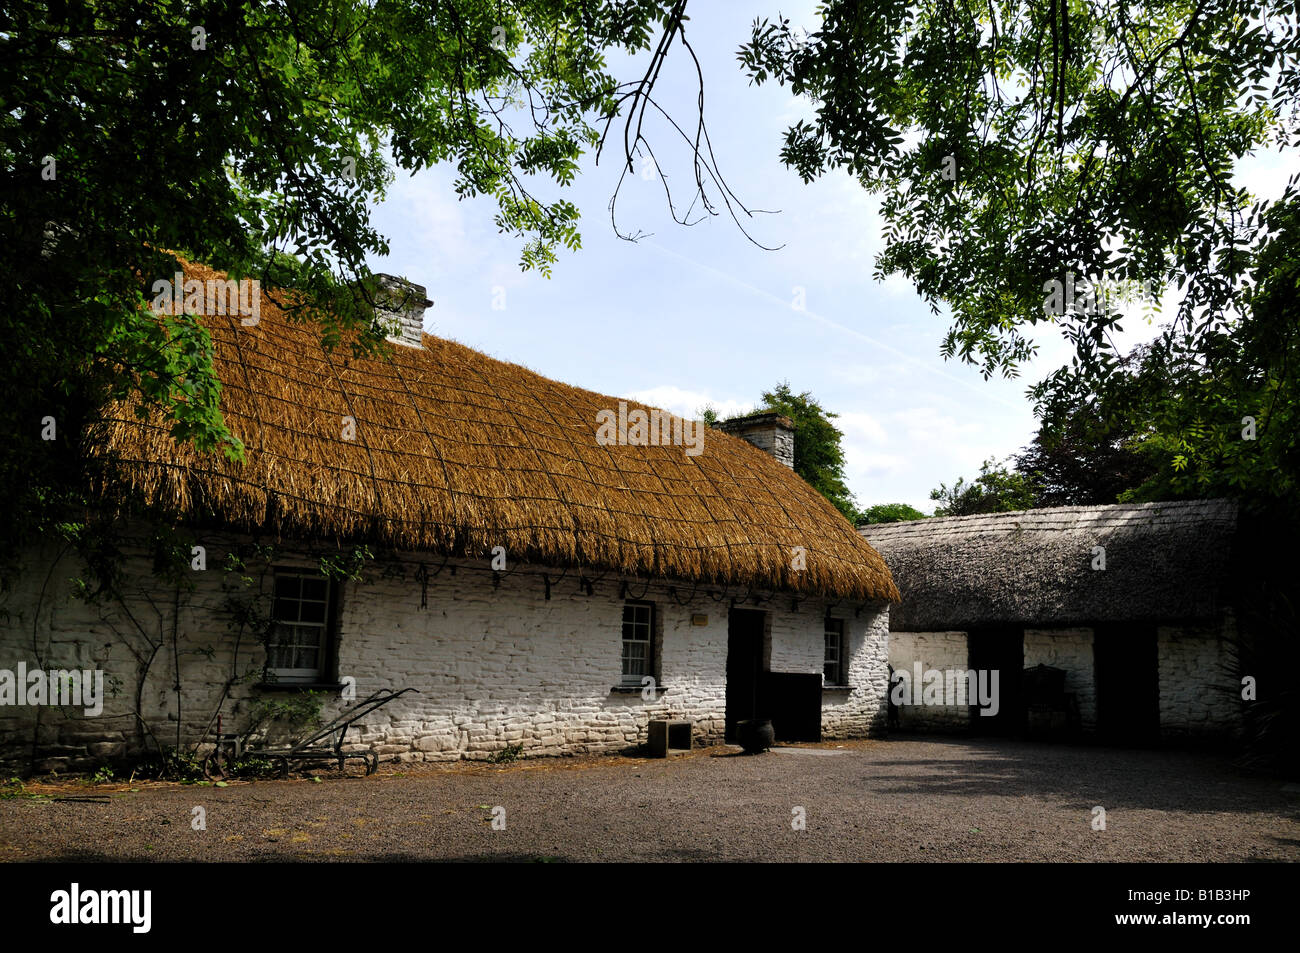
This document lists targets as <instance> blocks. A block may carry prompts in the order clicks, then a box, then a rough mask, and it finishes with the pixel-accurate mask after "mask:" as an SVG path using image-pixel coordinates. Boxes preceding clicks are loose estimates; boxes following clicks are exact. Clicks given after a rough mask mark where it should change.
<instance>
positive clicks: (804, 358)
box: [371, 2, 1286, 512]
mask: <svg viewBox="0 0 1300 953" xmlns="http://www.w3.org/2000/svg"><path fill="white" fill-rule="evenodd" d="M814 6H815V4H814V3H812V2H807V3H803V4H785V5H783V6H781V7H779V8H778V7H776V6H775V5H768V4H765V3H749V2H744V3H742V2H727V3H725V4H721V3H711V4H699V5H695V4H692V6H691V7H690V13H691V16H692V20H691V21H690V23H689V24H688V33H687V36H688V38H689V39H690V41H691V43H692V45H693V46H694V47H695V50H696V52H697V54H698V55H699V57H700V61H701V65H702V67H703V70H704V81H705V96H706V99H705V115H706V119H707V121H708V124H709V131H710V135H711V136H712V140H713V145H714V149H715V153H716V155H717V159H718V163H719V166H720V168H721V170H722V172H723V173H724V175H725V176H726V178H727V180H728V182H729V184H730V185H731V187H732V189H733V190H734V191H735V192H736V194H737V195H738V196H739V197H740V198H741V199H742V200H743V201H744V202H745V203H746V204H747V205H749V206H750V207H751V208H763V209H776V210H779V214H771V215H759V216H756V218H754V219H753V220H749V221H747V222H746V226H747V228H748V229H749V231H750V232H751V234H753V235H754V237H755V238H756V239H758V240H759V241H761V242H762V243H763V244H765V245H770V246H775V245H781V246H783V247H782V248H781V250H779V251H763V250H761V249H759V248H757V247H755V246H754V245H752V244H751V243H750V242H749V241H747V240H746V238H745V237H744V235H743V234H741V232H740V231H739V230H738V229H737V228H736V226H735V225H734V224H732V222H731V221H730V220H729V219H728V218H726V217H725V215H724V216H722V217H718V218H711V219H708V220H707V221H705V222H703V223H701V224H699V225H696V226H694V227H692V228H684V227H682V226H679V225H676V224H675V223H673V222H672V220H671V219H670V217H669V215H668V210H667V207H666V204H665V201H664V194H663V189H662V186H661V185H660V183H659V181H658V179H657V178H656V177H653V176H652V177H651V178H650V180H648V181H647V180H645V179H643V178H641V177H640V175H638V176H636V177H630V178H629V180H628V181H627V182H626V183H625V185H624V188H623V191H622V193H621V195H620V198H619V206H618V211H619V224H620V226H621V227H622V229H623V230H624V231H638V230H639V231H643V232H647V233H651V234H650V237H647V238H645V239H643V240H641V241H640V242H638V243H635V244H633V243H629V242H626V241H623V240H622V239H619V238H618V237H617V236H616V235H615V234H614V232H613V230H612V228H611V226H610V221H609V211H608V204H609V199H610V195H611V193H612V192H613V189H614V186H615V183H616V181H617V178H618V174H619V171H620V169H619V165H618V159H619V156H618V154H617V153H616V152H613V150H612V148H611V152H607V154H606V156H605V157H604V159H603V160H602V162H601V164H600V165H599V166H596V165H595V164H594V163H593V162H592V161H591V160H590V158H589V159H588V161H587V162H586V164H585V167H584V171H583V172H582V174H581V175H580V176H579V178H578V181H577V183H576V184H575V185H573V186H572V187H570V188H568V189H564V190H560V189H559V188H558V187H556V186H553V185H551V186H549V188H548V187H545V186H542V187H541V188H542V191H541V194H542V195H543V196H549V197H557V196H560V195H561V194H563V196H564V197H566V198H568V199H569V200H570V201H572V202H574V203H575V204H576V205H577V206H578V208H579V209H581V211H582V216H583V219H582V225H581V229H582V241H583V247H582V248H581V249H580V250H579V251H578V252H576V253H568V252H562V253H561V255H560V260H559V262H558V263H557V264H556V266H555V268H554V273H553V276H552V277H551V278H550V279H547V278H544V277H542V276H541V275H540V274H537V273H536V272H528V273H523V272H521V271H520V270H519V264H518V262H519V250H520V249H519V243H518V241H517V240H515V239H512V238H510V237H508V236H502V235H499V234H497V232H496V228H495V226H494V225H493V222H492V214H493V210H494V205H493V203H492V201H491V200H490V199H475V200H468V201H465V202H458V201H457V198H456V195H455V193H454V191H453V190H452V182H453V181H454V178H455V176H454V170H452V169H451V168H447V167H435V168H433V169H428V170H425V171H423V172H420V173H418V174H417V175H415V176H413V177H411V176H407V175H406V174H405V173H399V174H398V179H397V181H396V182H394V183H393V185H392V187H391V188H390V190H389V193H388V196H387V198H386V200H385V201H384V202H383V203H382V204H381V205H379V206H378V207H377V208H376V209H375V210H374V223H375V225H376V226H377V227H378V228H379V230H380V232H381V233H383V234H384V235H386V236H387V237H388V239H389V244H390V248H391V254H390V255H389V257H388V258H386V259H381V260H374V261H372V262H371V265H372V267H373V268H375V269H376V270H379V271H386V272H390V273H393V274H400V275H405V276H406V277H408V278H410V279H411V280H413V281H416V282H418V283H420V284H423V285H425V286H426V287H427V288H428V293H429V297H430V298H432V299H433V300H434V302H435V304H434V306H433V307H432V308H430V309H429V310H428V311H427V312H426V314H425V330H426V331H428V332H429V333H431V334H436V335H440V336H442V337H449V338H454V339H455V340H458V341H461V342H463V343H464V344H466V345H468V346H470V347H473V348H476V349H478V350H481V351H484V352H486V353H488V354H491V355H492V356H494V357H497V358H500V359H502V360H508V361H512V362H515V363H519V364H523V365H526V366H527V367H530V368H532V369H533V370H535V371H537V372H539V373H541V374H545V375H546V376H548V377H553V378H556V379H559V380H562V381H565V382H566V383H569V384H574V385H577V386H580V387H585V388H588V389H590V390H594V391H600V392H602V393H607V394H611V395H615V396H621V397H631V398H635V399H637V400H642V401H645V402H646V403H649V404H652V405H655V406H658V407H662V408H665V409H667V410H670V411H672V412H674V413H677V414H682V415H685V416H689V417H695V416H697V415H698V410H699V408H700V407H701V406H702V405H703V404H705V403H706V402H707V403H711V404H713V406H714V407H716V408H717V409H718V410H719V411H722V412H728V411H742V410H747V409H750V408H751V407H752V406H753V405H754V404H755V403H756V402H757V401H758V399H759V395H760V394H761V392H762V391H764V390H766V389H770V388H771V387H772V386H773V385H775V384H776V383H777V382H779V381H782V380H788V381H789V383H790V385H791V387H792V388H794V389H795V390H796V391H803V390H808V391H811V392H812V393H813V394H814V395H815V396H816V398H817V399H818V400H819V401H820V402H821V403H822V405H823V406H824V407H826V408H827V409H829V410H832V411H835V412H837V413H838V414H839V415H840V417H839V420H838V421H837V424H838V425H839V427H840V428H841V429H842V430H843V432H844V446H845V450H846V455H847V467H846V475H847V478H848V484H849V487H850V489H851V490H852V491H853V492H854V493H855V495H856V496H857V498H858V502H859V503H860V504H861V505H863V506H868V505H871V504H874V503H886V502H905V503H910V504H912V505H913V506H916V507H918V508H920V509H922V510H924V511H925V512H930V511H931V509H932V508H933V505H934V504H933V503H932V502H931V501H930V500H929V491H930V490H931V489H932V488H934V487H936V486H938V485H939V483H940V482H946V483H949V484H951V483H952V482H953V480H954V479H955V478H956V477H958V476H961V475H964V476H967V477H970V476H972V475H974V474H975V473H976V472H977V471H978V469H979V464H980V462H981V461H982V460H984V459H986V458H988V457H996V458H999V459H1001V458H1002V457H1005V456H1006V455H1007V454H1009V453H1012V452H1014V451H1016V450H1017V449H1019V448H1020V447H1022V446H1024V445H1025V444H1027V443H1028V442H1029V441H1030V439H1031V438H1032V436H1033V434H1034V432H1035V430H1036V426H1035V421H1034V417H1033V412H1032V407H1031V406H1030V404H1029V402H1028V401H1027V400H1026V398H1025V389H1026V387H1027V386H1028V385H1029V384H1030V383H1032V382H1034V381H1036V380H1038V379H1039V378H1041V377H1042V376H1044V375H1045V374H1046V373H1048V372H1049V371H1050V370H1052V369H1054V368H1055V367H1057V366H1060V365H1061V364H1063V363H1065V361H1066V360H1067V359H1068V356H1069V354H1068V348H1067V347H1066V345H1065V344H1064V343H1063V342H1062V341H1061V340H1060V338H1059V336H1057V335H1055V333H1054V332H1052V331H1050V329H1049V330H1048V331H1047V332H1045V335H1044V336H1042V337H1040V338H1039V339H1038V343H1039V344H1040V348H1041V349H1040V352H1039V356H1038V358H1037V359H1036V360H1035V361H1034V362H1033V363H1032V364H1030V365H1026V366H1025V367H1024V368H1023V369H1022V374H1021V377H1020V378H1019V379H1014V380H1005V379H994V380H990V381H985V380H983V379H982V378H981V377H980V375H979V373H978V371H976V370H975V369H974V368H971V367H969V366H966V365H963V364H961V363H959V362H956V361H944V360H943V359H942V357H940V355H939V344H940V341H941V339H942V336H943V334H944V332H945V331H946V329H947V327H948V316H947V314H946V313H941V314H939V315H935V314H932V313H931V312H930V310H929V308H928V307H927V306H926V305H924V304H923V303H922V302H921V301H920V300H919V299H918V298H917V296H916V294H915V292H914V291H913V290H912V289H911V286H910V285H909V284H908V283H906V282H905V281H903V280H901V279H898V278H893V279H890V280H887V281H885V282H877V281H874V280H873V279H872V270H873V265H874V259H875V255H876V254H877V253H878V252H879V251H880V249H881V247H882V244H881V240H880V233H881V230H882V222H881V219H880V218H879V216H878V214H877V207H878V200H877V199H875V198H874V197H872V196H870V195H868V194H867V193H866V192H865V191H864V190H863V189H862V188H861V187H860V186H859V185H857V184H856V183H855V182H853V181H852V180H851V179H850V178H849V177H848V176H847V175H844V174H839V173H837V174H831V175H827V176H825V177H823V178H822V179H820V180H819V181H817V182H815V183H813V184H811V185H804V184H803V183H802V182H800V180H799V178H798V177H797V176H796V175H795V174H794V173H793V172H791V171H789V170H787V169H786V168H785V167H784V166H783V165H782V164H781V162H780V160H779V150H780V144H781V138H782V134H783V132H784V130H785V129H786V127H787V126H789V125H790V123H791V122H793V121H794V120H796V119H797V118H799V117H800V116H807V115H810V114H811V107H810V106H809V104H808V103H806V102H804V101H801V100H798V99H796V98H795V97H793V96H792V95H791V94H790V92H789V90H788V89H784V88H782V87H779V86H776V85H770V86H763V87H761V88H755V87H751V86H749V85H748V83H747V80H746V78H745V76H744V75H743V74H742V73H741V71H740V69H739V64H738V63H737V61H736V58H735V52H736V49H737V48H738V47H739V46H740V44H741V43H742V42H743V41H744V40H746V39H747V38H748V35H749V29H750V24H751V23H752V21H753V19H754V18H755V17H756V16H763V17H769V18H775V17H776V16H777V14H778V12H780V13H782V14H784V15H786V16H788V17H790V19H791V20H792V21H793V22H794V23H795V24H796V25H798V24H803V25H806V26H808V27H809V28H812V27H813V26H814V25H815V21H814V19H813V14H812V10H813V7H814ZM683 53H684V51H683V50H681V49H680V48H676V49H674V50H673V53H672V55H671V56H670V59H669V63H668V65H667V67H666V68H665V70H664V75H663V76H662V77H661V80H660V86H659V87H658V89H657V92H656V96H657V98H659V99H660V101H661V103H662V104H663V105H664V106H665V108H667V109H668V110H669V111H670V112H671V113H672V114H673V115H674V116H677V117H679V122H680V121H682V120H683V119H685V120H690V119H691V118H692V117H693V116H694V112H693V110H694V95H695V86H694V72H693V68H692V66H691V64H690V62H689V60H688V58H687V57H685V56H684V55H682V54H683ZM641 62H642V63H644V58H642V60H641ZM611 66H612V67H613V69H614V72H615V74H616V75H619V76H624V77H630V76H632V75H634V73H635V75H640V72H639V71H636V70H635V69H634V68H633V67H632V66H631V64H629V63H628V61H626V60H624V61H619V60H611ZM621 67H628V68H621ZM641 68H642V70H643V69H644V66H642V67H641ZM670 136H671V133H670V131H669V128H668V127H667V125H666V123H664V122H662V121H659V122H655V123H653V125H651V123H650V122H649V121H648V122H647V138H649V139H650V141H651V143H652V145H653V146H654V148H655V151H656V153H657V154H658V155H660V157H661V159H662V161H663V165H664V169H665V172H666V173H667V175H668V176H669V180H670V182H672V183H673V184H674V186H675V188H676V189H678V190H680V194H681V195H682V196H686V197H687V198H688V200H689V189H688V180H689V179H690V178H691V167H690V161H689V157H688V155H687V153H686V152H685V151H684V150H683V149H681V148H675V149H673V148H668V146H669V143H670ZM611 138H613V137H611ZM618 145H619V146H621V136H620V137H619V143H618ZM1283 165H1284V163H1282V162H1281V161H1280V160H1279V159H1276V158H1275V157H1266V158H1264V159H1261V160H1258V161H1257V162H1255V163H1254V165H1253V166H1252V169H1251V171H1252V174H1253V175H1254V176H1255V178H1256V179H1257V180H1258V181H1260V182H1262V183H1273V184H1276V183H1280V182H1281V181H1284V179H1285V171H1286V170H1285V169H1284V168H1283ZM637 171H638V173H639V172H640V171H641V168H640V167H638V169H637ZM798 289H802V294H803V299H804V302H805V307H804V309H803V310H798V309H796V308H795V307H794V301H795V299H796V296H797V295H798V294H799V291H798ZM494 298H495V300H496V302H497V303H498V304H501V303H502V302H503V303H504V307H499V308H494V307H493V303H494ZM1153 333H1154V329H1153V328H1152V327H1151V326H1150V325H1149V324H1147V323H1146V322H1145V321H1144V320H1143V319H1141V318H1140V317H1135V318H1133V319H1131V320H1130V321H1129V322H1128V323H1127V324H1126V325H1125V333H1124V334H1123V335H1121V336H1120V340H1119V342H1118V343H1119V344H1120V345H1121V346H1122V347H1125V346H1128V345H1131V344H1132V343H1136V342H1137V341H1139V340H1143V339H1147V338H1149V337H1151V336H1152V335H1153Z"/></svg>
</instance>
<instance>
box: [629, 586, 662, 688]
mask: <svg viewBox="0 0 1300 953" xmlns="http://www.w3.org/2000/svg"><path fill="white" fill-rule="evenodd" d="M654 638H655V607H654V603H653V602H625V603H624V604H623V684H624V685H625V686H633V685H635V686H637V687H640V685H641V679H643V678H645V677H646V676H647V675H649V676H652V677H653V676H654V673H655V670H654Z"/></svg>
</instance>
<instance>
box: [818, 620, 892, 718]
mask: <svg viewBox="0 0 1300 953" xmlns="http://www.w3.org/2000/svg"><path fill="white" fill-rule="evenodd" d="M830 615H831V617H832V618H839V619H843V620H844V631H845V642H847V644H848V648H847V650H846V651H847V654H848V679H847V680H848V686H849V687H848V689H847V690H846V689H842V688H828V689H823V690H822V738H823V739H827V740H829V739H833V738H863V737H866V736H868V735H874V734H877V733H879V732H882V731H884V730H885V729H886V727H887V724H886V723H887V721H888V708H887V707H886V704H885V698H886V692H887V691H888V688H889V606H888V605H887V604H882V605H876V606H871V607H868V608H864V609H863V610H862V611H861V612H860V613H857V614H856V615H855V614H854V613H852V612H846V611H843V610H842V609H839V608H838V607H836V608H834V609H831V611H830ZM818 645H819V646H820V645H821V642H820V641H819V642H818ZM822 667H823V660H822V659H821V658H818V660H817V665H816V669H817V671H822Z"/></svg>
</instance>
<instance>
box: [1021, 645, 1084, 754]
mask: <svg viewBox="0 0 1300 953" xmlns="http://www.w3.org/2000/svg"><path fill="white" fill-rule="evenodd" d="M1035 665H1050V666H1052V667H1053V668H1059V669H1063V670H1064V671H1065V690H1066V691H1067V692H1074V696H1075V698H1076V699H1077V700H1078V703H1079V724H1080V727H1081V728H1082V729H1083V730H1084V731H1096V729H1097V679H1096V672H1097V666H1096V661H1095V658H1094V656H1093V631H1092V629H1090V628H1086V627H1076V628H1069V629H1026V630H1025V668H1033V667H1034V666H1035Z"/></svg>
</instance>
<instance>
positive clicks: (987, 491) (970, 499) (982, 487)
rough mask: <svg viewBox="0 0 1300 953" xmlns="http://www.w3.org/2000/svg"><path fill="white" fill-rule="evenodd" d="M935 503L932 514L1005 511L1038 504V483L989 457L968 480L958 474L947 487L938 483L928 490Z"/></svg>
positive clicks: (958, 514) (966, 514)
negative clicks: (934, 487) (976, 473)
mask: <svg viewBox="0 0 1300 953" xmlns="http://www.w3.org/2000/svg"><path fill="white" fill-rule="evenodd" d="M930 499H932V500H935V501H937V502H938V503H939V505H938V506H936V507H935V509H934V515H935V516H971V515H973V514H975V513H1007V512H1010V511H1012V510H1028V509H1032V508H1034V507H1035V506H1038V505H1039V503H1038V487H1037V485H1036V484H1035V482H1034V480H1033V479H1032V478H1031V477H1028V476H1026V475H1025V474H1023V473H1017V472H1016V471H1015V470H1012V469H1008V467H1007V466H1006V464H1005V462H1004V463H1000V464H999V463H997V462H996V461H995V460H994V459H993V458H992V457H990V458H989V459H987V460H985V461H984V462H983V463H982V464H980V472H979V476H977V477H975V479H974V480H971V481H970V482H969V483H968V482H966V479H965V478H964V477H958V478H957V482H956V483H954V484H953V485H952V487H951V488H950V487H949V486H948V485H947V484H946V483H940V484H939V488H938V489H937V490H931V491H930Z"/></svg>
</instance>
